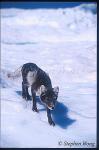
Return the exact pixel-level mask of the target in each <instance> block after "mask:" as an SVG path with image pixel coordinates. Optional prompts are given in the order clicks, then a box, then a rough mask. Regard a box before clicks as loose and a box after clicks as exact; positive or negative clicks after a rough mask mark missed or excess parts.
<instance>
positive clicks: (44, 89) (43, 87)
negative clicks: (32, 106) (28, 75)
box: [40, 85, 46, 93]
mask: <svg viewBox="0 0 99 150" xmlns="http://www.w3.org/2000/svg"><path fill="white" fill-rule="evenodd" d="M40 90H41V93H42V92H45V91H46V88H45V86H44V85H41V87H40Z"/></svg>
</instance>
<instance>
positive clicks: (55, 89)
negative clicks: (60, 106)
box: [53, 86, 59, 95]
mask: <svg viewBox="0 0 99 150" xmlns="http://www.w3.org/2000/svg"><path fill="white" fill-rule="evenodd" d="M53 91H54V92H55V94H57V95H58V92H59V87H58V86H56V87H54V88H53Z"/></svg>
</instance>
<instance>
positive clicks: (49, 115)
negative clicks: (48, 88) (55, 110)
mask: <svg viewBox="0 0 99 150" xmlns="http://www.w3.org/2000/svg"><path fill="white" fill-rule="evenodd" d="M47 117H48V122H49V124H50V125H53V126H55V123H54V122H53V120H52V118H51V111H50V109H49V108H47Z"/></svg>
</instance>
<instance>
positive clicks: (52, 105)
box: [47, 103, 55, 110]
mask: <svg viewBox="0 0 99 150" xmlns="http://www.w3.org/2000/svg"><path fill="white" fill-rule="evenodd" d="M47 107H48V108H49V109H50V110H53V109H54V108H55V104H53V103H52V104H48V105H47Z"/></svg>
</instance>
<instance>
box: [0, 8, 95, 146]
mask: <svg viewBox="0 0 99 150" xmlns="http://www.w3.org/2000/svg"><path fill="white" fill-rule="evenodd" d="M89 8H91V7H89ZM96 24H97V20H96V14H93V13H92V11H90V9H89V10H88V11H85V9H84V7H82V6H80V7H76V8H71V9H57V10H54V9H51V10H47V9H43V10H42V9H39V10H21V9H2V10H1V77H0V78H1V147H17V148H19V147H69V148H70V147H72V148H73V147H88V148H90V147H91V148H92V147H96V118H97V116H96V105H97V103H96V55H97V54H96V48H97V45H96V31H97V27H96ZM27 62H33V63H36V64H37V65H38V66H39V67H41V68H42V69H44V70H46V71H47V72H48V73H49V75H50V77H51V80H52V84H53V87H54V86H57V85H58V86H59V89H60V91H59V97H58V103H57V105H56V108H55V110H54V111H53V112H52V117H53V120H54V122H55V123H56V126H55V127H52V126H50V125H49V124H48V122H47V116H46V110H45V108H44V106H43V105H42V104H41V103H40V101H39V99H38V109H39V113H38V114H37V113H35V112H33V111H32V110H31V107H32V104H31V102H25V101H24V100H23V99H22V98H21V78H20V79H17V80H11V79H8V78H7V76H6V74H7V73H8V72H9V71H14V70H16V69H17V68H18V67H20V66H21V65H22V64H24V63H27Z"/></svg>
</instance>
